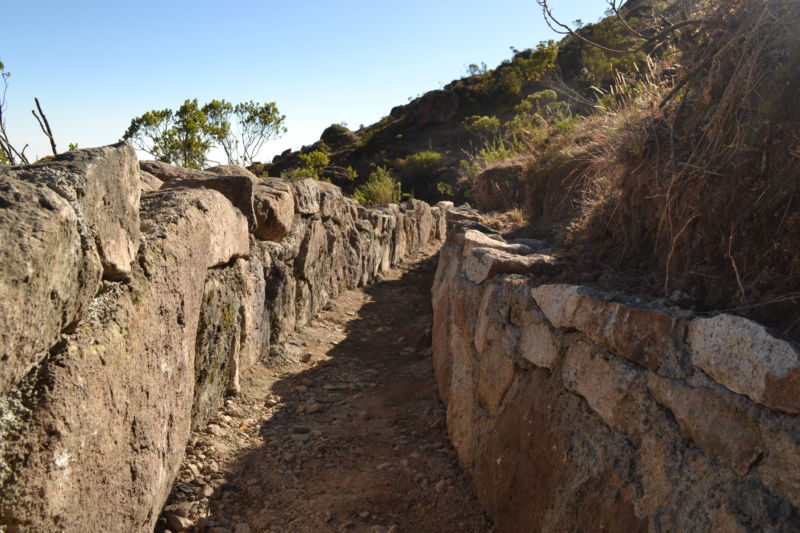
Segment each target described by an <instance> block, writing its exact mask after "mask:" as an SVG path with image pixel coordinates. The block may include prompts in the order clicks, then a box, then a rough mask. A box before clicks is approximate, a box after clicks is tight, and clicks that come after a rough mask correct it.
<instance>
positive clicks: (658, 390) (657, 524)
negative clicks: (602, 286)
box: [432, 221, 800, 532]
mask: <svg viewBox="0 0 800 533" xmlns="http://www.w3.org/2000/svg"><path fill="white" fill-rule="evenodd" d="M466 223H467V224H471V225H472V227H473V228H474V222H471V221H467V222H466ZM518 244H524V243H518ZM531 244H534V243H531ZM482 249H483V250H492V251H493V252H497V253H501V254H508V255H509V256H512V255H514V252H512V251H510V250H508V249H507V243H504V242H503V241H502V239H498V237H496V236H488V235H487V236H483V237H479V236H476V235H475V234H474V232H473V230H471V229H468V228H467V227H459V226H458V225H457V224H451V229H450V230H449V233H448V237H447V242H446V244H445V246H444V247H443V249H442V251H441V253H440V261H439V266H438V270H437V273H436V279H435V281H434V287H433V290H432V296H433V310H434V323H433V330H432V336H433V362H434V370H435V374H436V379H437V382H438V384H439V392H440V396H441V397H442V399H443V400H444V401H445V403H446V404H447V421H448V432H449V434H450V437H451V440H452V441H453V444H454V446H455V448H456V451H457V452H458V457H459V460H460V462H461V464H462V465H463V466H464V468H465V469H466V470H467V472H468V473H470V475H471V476H472V477H473V481H474V483H475V486H476V489H477V492H478V496H479V498H480V500H481V503H482V504H483V505H484V507H485V509H486V510H487V511H488V512H489V514H490V515H491V516H492V518H493V520H494V521H495V524H496V527H497V530H498V531H509V532H516V531H752V530H754V529H753V528H756V529H759V530H764V531H794V530H798V529H800V511H799V510H800V474H799V473H798V472H800V470H798V468H797V467H796V465H797V464H798V463H799V462H800V418H798V417H797V416H795V415H792V414H787V413H790V411H788V410H787V409H786V408H785V405H786V404H785V403H784V404H777V405H775V406H774V409H773V408H769V406H767V405H766V404H765V403H764V402H763V401H762V402H759V403H756V402H754V401H751V400H750V399H748V398H747V397H745V396H740V395H737V394H734V393H733V392H730V391H729V390H727V389H726V388H725V387H723V386H721V385H720V384H718V383H716V382H715V381H714V380H712V379H710V378H709V377H708V375H710V376H711V377H712V378H714V379H716V380H717V381H719V382H720V383H722V384H723V385H725V386H726V387H730V386H731V385H730V384H731V383H735V380H734V379H733V378H732V377H730V376H735V377H736V378H737V379H738V378H741V376H740V375H739V374H738V373H739V372H740V370H738V369H737V367H735V366H731V364H730V363H729V366H728V367H723V368H724V372H723V371H722V370H718V371H717V372H716V375H715V374H714V372H713V371H708V370H705V368H703V370H700V369H699V368H698V367H696V366H694V364H692V358H694V359H695V364H699V357H698V354H697V353H696V352H697V351H699V350H695V351H693V352H692V354H691V357H690V356H689V352H690V350H689V346H688V345H687V344H686V343H685V342H684V338H683V334H682V332H683V331H685V329H686V327H685V321H686V320H687V317H689V318H690V317H691V313H689V312H687V311H681V310H676V309H663V308H659V307H656V306H652V305H650V304H647V303H646V302H641V301H638V300H635V299H633V298H628V297H625V296H623V295H619V294H610V293H602V292H600V291H597V290H594V289H589V288H586V287H577V286H572V285H541V284H540V282H537V276H536V274H535V273H532V274H526V275H518V274H509V273H497V274H494V275H487V276H480V277H478V278H475V279H478V282H476V281H475V279H471V277H470V276H469V275H468V273H467V269H466V263H467V262H468V261H470V258H471V257H473V254H474V253H475V252H476V251H478V250H482ZM520 252H523V250H522V249H517V252H516V254H517V257H521V258H524V257H531V255H530V254H528V255H520ZM692 324H693V327H694V330H693V329H692V327H690V328H689V329H690V333H689V339H690V344H692V346H693V347H694V348H695V349H698V348H699V347H701V346H702V347H703V349H708V350H710V351H714V350H716V351H715V352H714V353H713V354H703V355H701V356H700V357H702V360H703V361H706V363H704V364H706V366H707V367H708V368H712V367H713V366H714V365H713V364H712V363H707V361H716V362H718V361H728V360H729V359H730V357H731V353H733V350H732V349H730V348H729V346H730V344H723V345H722V348H721V349H720V348H719V345H720V344H715V343H721V342H722V341H720V340H719V339H720V337H717V336H714V335H707V336H701V335H700V334H699V325H702V326H703V327H708V326H709V324H707V323H700V324H698V322H697V321H695V322H693V323H692ZM751 329H752V328H751ZM716 331H719V330H716ZM729 333H730V335H729V336H727V337H725V341H726V342H728V343H732V345H733V346H736V347H741V346H748V344H745V343H744V341H743V339H742V337H743V336H745V337H746V338H748V339H750V340H749V342H751V343H755V344H754V345H755V346H761V347H762V348H763V347H764V346H769V349H763V350H761V351H753V352H750V355H749V356H748V357H749V359H748V358H745V360H746V361H749V360H750V359H753V358H754V357H758V355H757V354H759V353H760V354H762V357H761V358H760V359H759V360H761V361H763V360H764V357H763V354H765V353H766V354H773V355H772V357H773V358H775V357H776V356H775V355H774V354H778V355H779V356H780V358H778V359H779V360H780V361H784V362H785V361H787V360H789V361H791V360H792V359H791V358H792V354H794V353H796V352H793V351H788V350H789V348H788V347H787V345H785V344H781V342H782V341H777V340H776V339H772V340H769V339H766V338H765V337H764V335H766V334H765V333H764V332H763V330H759V329H752V330H751V331H750V336H749V337H747V335H748V328H747V327H746V325H745V327H740V328H739V333H738V337H737V336H736V335H734V332H733V331H732V330H730V331H729ZM693 335H694V336H697V337H698V338H701V339H703V341H704V342H703V343H701V342H700V341H699V340H696V341H692V338H693ZM751 345H753V344H751ZM792 350H793V348H792ZM753 354H756V355H753ZM770 361H774V359H770ZM720 364H721V363H719V362H718V366H719V365H720ZM760 365H761V366H759V365H758V364H756V365H752V364H751V366H748V367H747V368H752V367H753V366H755V367H756V368H770V369H771V371H772V372H773V374H769V373H768V372H761V373H760V374H759V373H756V375H758V376H763V375H774V376H781V375H785V374H781V373H780V370H776V369H778V368H779V369H784V368H786V367H787V365H785V364H784V366H780V365H778V364H776V363H774V362H772V363H763V362H762V363H760ZM704 371H705V372H708V375H706V373H705V372H704ZM726 373H727V374H726ZM744 375H745V376H746V377H750V376H752V375H753V372H750V371H748V372H744ZM726 380H727V383H726ZM763 381H765V380H763ZM758 383H761V381H758ZM765 390H766V387H765ZM760 398H762V399H763V396H761V397H760Z"/></svg>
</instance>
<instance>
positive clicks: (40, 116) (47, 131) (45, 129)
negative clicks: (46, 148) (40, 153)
mask: <svg viewBox="0 0 800 533" xmlns="http://www.w3.org/2000/svg"><path fill="white" fill-rule="evenodd" d="M33 100H34V101H35V102H36V109H38V110H39V114H38V115H37V114H36V111H34V110H31V113H33V116H34V117H36V120H37V121H38V122H39V127H40V128H42V131H43V132H44V134H45V135H47V138H48V139H50V148H52V149H53V155H58V150H56V141H55V139H53V131H52V130H51V129H50V123H49V122H47V117H46V116H45V115H44V111H42V106H41V104H39V99H38V98H34V99H33ZM43 123H44V124H43Z"/></svg>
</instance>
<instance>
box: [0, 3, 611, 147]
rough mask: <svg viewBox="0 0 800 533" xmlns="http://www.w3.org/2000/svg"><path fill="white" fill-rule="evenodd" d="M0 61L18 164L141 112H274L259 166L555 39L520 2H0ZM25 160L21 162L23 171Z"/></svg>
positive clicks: (102, 137) (82, 141) (105, 139)
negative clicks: (222, 107) (195, 106)
mask: <svg viewBox="0 0 800 533" xmlns="http://www.w3.org/2000/svg"><path fill="white" fill-rule="evenodd" d="M3 4H4V5H3V8H2V16H3V23H2V30H0V61H2V62H3V63H5V66H6V70H7V71H9V72H11V78H10V80H9V82H10V84H9V88H8V93H7V100H8V102H7V110H6V114H7V116H6V119H7V120H6V126H7V130H8V132H9V134H10V137H11V138H12V140H13V141H14V144H15V145H19V147H20V148H21V147H22V145H24V144H26V143H27V144H29V145H30V147H29V148H28V151H27V152H26V153H27V154H28V156H29V157H30V156H44V155H47V154H48V153H49V144H48V142H47V140H46V138H45V137H44V135H43V134H42V133H41V132H40V130H39V129H38V125H37V123H36V120H35V119H34V118H33V116H32V115H31V109H33V107H34V102H33V98H34V97H35V96H38V97H39V100H40V101H41V102H42V105H43V107H44V111H45V113H46V115H47V117H48V119H49V121H50V125H51V126H52V128H53V131H54V134H55V138H56V141H57V143H58V148H59V150H65V149H66V147H67V145H68V144H69V143H71V142H77V143H79V145H80V146H81V147H89V146H99V145H103V144H109V143H112V142H115V141H117V140H118V139H119V138H120V137H121V136H122V134H123V132H124V131H125V129H126V128H127V127H128V125H129V124H130V120H131V118H133V117H134V116H137V115H140V114H142V113H144V112H145V111H148V110H150V109H161V108H172V109H175V108H177V107H179V106H180V104H181V103H182V102H183V101H184V100H185V99H186V98H198V99H199V100H200V102H201V103H203V102H206V101H208V100H212V99H214V98H224V99H226V100H228V101H231V102H233V103H236V102H240V101H245V100H255V101H259V102H265V101H274V102H276V103H277V105H278V108H279V109H280V111H281V112H282V113H283V114H285V115H286V117H287V122H286V125H287V127H288V128H289V133H288V134H287V135H285V136H284V137H282V138H281V139H279V140H276V141H272V142H270V143H268V144H267V146H266V147H265V148H264V150H263V151H262V157H261V159H263V160H269V159H271V158H272V156H273V155H274V154H276V153H279V152H282V151H283V150H285V149H286V148H293V149H297V148H299V147H300V146H302V145H304V144H310V143H313V142H314V141H316V140H317V139H318V138H319V135H320V133H321V132H322V130H323V129H324V128H325V127H326V126H328V125H330V124H332V123H338V122H345V123H347V125H348V126H349V127H350V128H352V129H357V128H358V127H359V126H360V125H361V124H365V125H366V124H371V123H373V122H375V121H377V120H379V119H380V118H381V117H382V116H384V115H386V114H388V113H389V111H390V110H391V108H392V107H394V106H395V105H399V104H404V103H407V102H408V100H409V98H411V97H415V96H417V95H420V94H422V93H424V92H427V91H429V90H432V89H437V88H440V87H441V86H442V85H444V84H446V83H448V82H450V81H451V80H453V79H456V78H459V77H461V76H463V75H464V74H465V72H466V67H467V65H469V64H470V63H478V64H479V63H481V62H485V63H486V64H487V65H488V66H489V67H490V68H491V67H494V66H496V65H497V64H498V63H500V62H501V61H502V60H503V59H508V58H510V57H511V55H512V54H511V51H510V47H512V46H513V47H516V48H518V49H524V48H529V47H533V46H535V45H536V44H537V43H538V42H539V41H543V40H547V39H550V38H558V36H556V35H554V34H553V33H552V32H551V31H550V30H549V29H548V28H547V27H546V25H545V24H544V22H543V20H542V16H541V12H540V11H539V8H538V6H537V5H536V2H535V1H534V0H493V1H492V0H490V1H485V0H483V1H480V0H403V1H402V2H400V1H393V0H372V1H367V0H329V1H316V0H314V1H310V0H305V1H303V0H296V1H291V0H288V1H287V0H283V1H262V2H255V1H243V0H229V1H228V2H220V1H216V2H208V1H205V0H195V1H192V2H188V1H172V0H160V1H157V2H156V1H152V0H142V1H137V2H133V1H129V0H128V1H126V0H117V1H108V0H103V1H102V2H100V1H92V2H88V1H81V0H74V1H71V2H65V1H63V0H60V1H51V0H47V1H37V0H7V1H6V2H3ZM551 4H552V6H553V7H554V10H555V12H556V15H557V16H558V17H559V18H561V19H563V20H564V21H573V20H575V19H578V18H580V19H582V20H583V21H585V22H593V21H596V20H598V19H599V18H600V17H601V16H602V13H603V11H604V10H605V8H606V7H607V6H606V3H605V2H604V1H603V0H552V1H551ZM31 159H33V158H31Z"/></svg>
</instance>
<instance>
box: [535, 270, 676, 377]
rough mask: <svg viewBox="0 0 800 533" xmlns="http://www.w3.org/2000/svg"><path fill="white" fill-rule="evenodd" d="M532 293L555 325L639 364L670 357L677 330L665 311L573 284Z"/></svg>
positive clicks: (544, 287)
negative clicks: (571, 330)
mask: <svg viewBox="0 0 800 533" xmlns="http://www.w3.org/2000/svg"><path fill="white" fill-rule="evenodd" d="M533 297H534V299H535V300H536V303H537V304H538V305H539V307H540V308H541V309H542V312H544V314H545V316H546V317H547V319H548V320H549V321H550V323H551V324H553V326H555V327H556V328H560V329H577V330H578V331H580V332H581V333H583V334H585V335H586V336H587V337H589V338H590V339H591V340H592V341H594V342H595V343H597V344H599V345H600V346H603V347H604V348H606V349H608V350H611V351H613V352H614V353H615V354H617V355H620V356H622V357H625V358H626V359H628V360H630V361H632V362H634V363H636V364H638V365H641V366H643V367H646V368H655V367H658V366H660V365H661V364H663V363H665V362H670V361H671V360H672V359H673V356H674V354H675V351H676V342H677V337H678V335H679V334H678V331H677V327H676V320H675V319H674V318H672V317H671V316H670V315H668V314H667V313H665V312H664V311H661V310H655V309H648V308H645V307H637V306H634V305H627V304H625V303H620V302H614V301H607V299H605V298H604V297H603V295H598V294H594V293H593V292H592V291H591V290H590V289H588V288H585V287H578V286H574V285H542V286H539V287H536V288H534V289H533Z"/></svg>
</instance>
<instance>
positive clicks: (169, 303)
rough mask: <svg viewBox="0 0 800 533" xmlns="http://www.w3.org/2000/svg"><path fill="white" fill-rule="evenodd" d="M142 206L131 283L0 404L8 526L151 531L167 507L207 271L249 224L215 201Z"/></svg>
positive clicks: (111, 293) (243, 249) (240, 240)
mask: <svg viewBox="0 0 800 533" xmlns="http://www.w3.org/2000/svg"><path fill="white" fill-rule="evenodd" d="M142 207H143V210H142V211H143V213H142V225H143V227H145V228H146V229H145V232H144V233H145V234H144V236H143V249H142V251H141V254H140V257H139V259H140V260H139V263H138V264H136V266H135V268H134V271H133V272H132V278H131V283H130V284H129V285H119V284H118V285H114V286H111V287H109V290H107V291H106V292H104V293H103V294H102V295H100V296H98V297H97V298H96V299H95V300H94V301H93V302H92V304H91V307H90V309H89V310H88V312H87V313H86V314H85V318H84V319H83V321H82V322H81V325H80V326H79V327H78V328H77V330H76V332H75V333H74V334H72V335H70V336H69V337H68V338H67V341H66V343H64V344H63V345H61V346H59V348H58V349H56V350H53V351H52V352H51V354H50V355H49V356H48V358H47V360H45V361H43V362H42V364H41V366H40V368H38V369H37V370H36V371H35V372H32V373H30V374H29V375H28V377H27V379H26V380H24V382H22V383H20V384H19V386H18V387H17V388H16V390H14V391H13V392H12V393H11V394H10V395H9V396H8V397H7V398H5V399H4V400H3V404H4V405H3V409H2V410H3V412H4V415H3V424H2V426H1V427H0V442H2V443H3V444H4V447H3V449H2V455H3V456H2V461H0V462H2V464H3V465H5V466H6V468H4V469H3V470H2V472H0V475H1V477H0V492H2V494H3V498H2V499H0V516H2V517H3V520H4V522H5V523H10V524H19V525H20V526H21V527H22V528H23V529H27V530H32V531H58V530H67V531H73V530H74V531H78V530H82V529H84V528H85V526H86V524H91V523H101V521H102V520H104V518H106V517H107V516H108V509H114V510H115V511H114V512H115V523H117V524H119V530H124V531H145V530H147V531H150V530H152V528H153V526H154V523H155V520H156V518H157V517H158V514H159V510H160V508H161V506H162V505H163V503H164V501H165V500H166V497H167V495H168V493H169V490H170V487H171V485H172V480H173V479H174V476H175V475H176V473H177V470H178V467H179V465H180V462H181V459H182V457H183V452H184V446H185V443H186V440H187V439H188V436H189V429H190V425H191V412H192V397H193V389H194V380H195V376H194V367H195V364H194V363H195V361H194V353H195V340H196V335H197V329H198V322H199V318H200V309H201V304H202V296H203V285H204V281H205V278H206V272H207V270H208V268H210V267H214V266H217V265H221V264H226V263H228V262H229V261H231V259H233V258H235V257H238V256H243V255H246V254H247V252H248V244H249V242H248V235H247V224H246V221H245V219H244V217H243V216H242V215H241V213H239V212H238V211H237V210H236V209H234V208H233V207H232V206H231V204H230V202H228V201H227V200H226V199H225V198H224V197H223V196H222V195H220V194H219V193H218V192H216V191H208V190H186V189H183V190H178V189H171V190H164V191H159V192H156V193H151V194H149V195H147V196H146V197H145V199H144V200H143V206H142ZM139 265H141V267H140V266H139ZM140 268H141V269H140Z"/></svg>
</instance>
